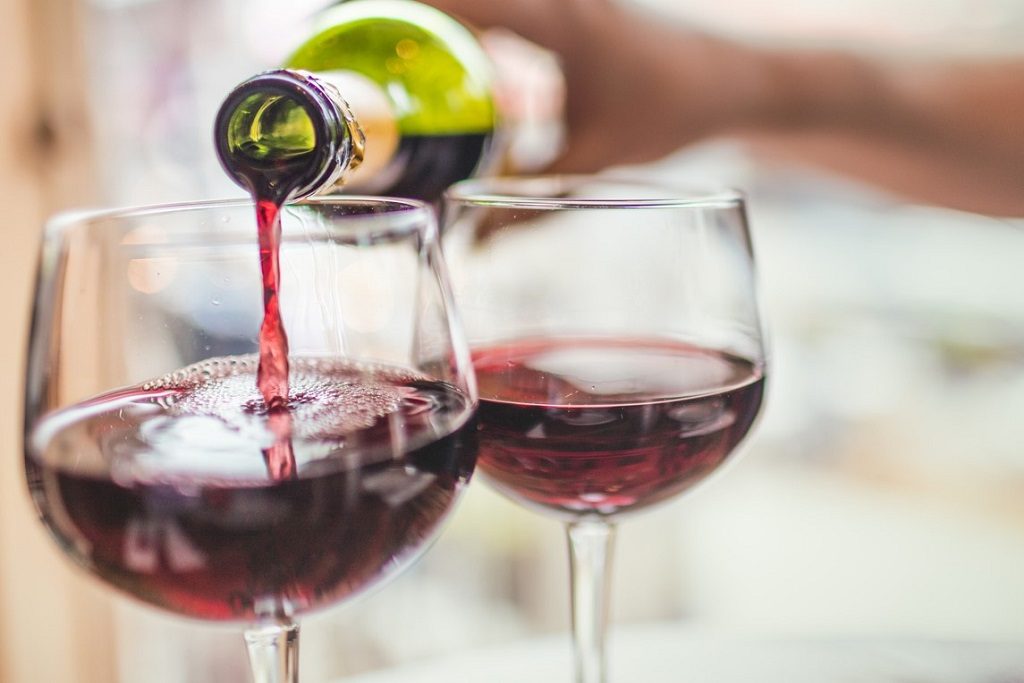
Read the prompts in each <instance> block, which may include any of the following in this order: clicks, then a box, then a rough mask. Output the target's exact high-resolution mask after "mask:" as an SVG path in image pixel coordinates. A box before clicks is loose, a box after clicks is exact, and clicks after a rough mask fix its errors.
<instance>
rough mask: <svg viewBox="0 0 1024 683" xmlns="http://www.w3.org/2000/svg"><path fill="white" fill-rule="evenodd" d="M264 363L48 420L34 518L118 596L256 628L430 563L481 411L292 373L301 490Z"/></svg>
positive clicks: (415, 382)
mask: <svg viewBox="0 0 1024 683" xmlns="http://www.w3.org/2000/svg"><path fill="white" fill-rule="evenodd" d="M256 364H257V359H256V358H255V357H254V356H244V357H230V358H220V359H212V360H207V361H204V362H202V363H199V364H197V365H194V366H190V367H189V368H185V369H183V370H179V371H178V372H176V373H173V374H172V375H169V376H167V377H165V378H162V379H161V380H157V381H154V382H150V383H147V384H145V385H142V386H137V387H133V388H129V389H124V390H120V391H116V392H113V393H110V394H106V395H103V396H99V397H97V398H94V399H92V400H89V401H86V402H84V403H81V404H79V405H76V406H74V407H71V408H68V409H64V410H61V411H58V412H56V413H52V414H51V415H49V416H47V417H45V418H43V420H42V421H41V422H40V423H39V425H38V427H37V428H36V430H35V431H34V433H33V437H32V439H33V443H32V446H33V447H32V448H30V455H29V457H28V458H27V471H28V481H29V487H30V490H31V492H32V495H33V497H34V499H35V501H36V503H37V505H38V507H39V510H40V513H41V515H42V516H43V518H44V520H45V521H46V523H47V526H48V527H49V528H50V530H51V532H52V533H53V534H54V535H55V536H56V537H57V539H58V541H59V542H60V543H61V545H62V546H63V547H64V548H65V550H66V551H67V552H69V553H70V555H71V556H72V557H73V558H74V559H75V560H76V561H77V562H78V563H80V564H82V565H84V566H85V567H86V568H88V569H89V570H90V571H92V572H93V573H95V574H97V575H98V576H100V577H101V578H103V579H104V581H106V582H107V583H110V584H111V585H114V586H116V587H118V588H120V589H121V590H123V591H125V592H127V593H129V594H132V595H135V596H136V597H139V598H141V599H142V600H144V601H145V602H147V603H149V604H153V605H157V606H161V607H164V608H166V609H169V610H171V611H173V612H176V613H178V614H183V615H187V616H192V617H199V618H202V619H210V620H250V621H251V620H253V619H256V618H260V617H265V616H266V615H267V612H268V610H269V611H272V612H275V613H279V612H283V613H285V614H288V615H291V614H298V613H302V612H306V611H308V610H311V609H315V608H317V607H319V606H324V605H327V604H330V603H334V602H336V601H338V600H340V599H341V598H344V597H345V596H347V595H349V594H351V593H354V592H357V591H360V590H362V589H364V588H365V587H367V586H368V585H370V584H373V583H375V582H376V581H378V580H379V579H381V578H383V577H385V576H386V575H387V574H388V573H389V572H390V571H391V570H392V569H394V568H396V567H400V566H403V565H404V564H406V562H405V561H404V560H405V559H407V558H408V556H409V555H410V554H413V553H417V552H420V551H421V550H422V548H423V547H424V546H425V545H426V543H425V542H426V541H427V540H428V539H430V538H432V537H433V536H434V533H435V531H436V530H437V528H438V526H439V525H440V523H441V522H442V520H443V519H444V518H445V517H446V515H447V514H448V512H449V511H450V509H451V508H452V506H453V504H454V502H455V499H456V498H457V494H458V492H459V490H460V489H461V487H462V486H463V485H464V484H465V483H466V481H467V480H468V478H469V475H470V473H471V471H472V469H473V465H474V461H475V454H476V449H475V438H476V435H475V423H474V420H473V406H472V402H471V401H470V400H469V399H468V398H467V397H466V395H465V394H464V393H462V392H460V391H457V390H456V389H454V388H453V387H452V386H450V385H448V384H445V383H442V382H438V381H434V380H427V379H425V378H423V376H422V375H419V374H417V373H414V372H411V371H406V370H403V369H399V368H392V367H388V366H371V365H365V364H356V363H351V362H348V361H340V360H327V359H315V358H294V359H292V366H293V367H292V387H291V394H290V399H289V414H290V416H291V422H292V425H291V427H290V437H289V438H290V443H291V446H292V453H293V455H294V458H295V462H296V464H297V468H296V470H295V472H294V474H293V476H291V477H289V478H288V479H277V478H274V477H273V476H272V475H271V474H269V473H268V472H267V471H266V469H265V467H264V465H263V463H262V459H261V458H260V453H261V451H263V450H265V449H266V447H267V444H268V442H271V443H272V442H274V441H275V440H276V439H277V436H276V435H275V434H274V433H273V430H272V429H268V425H267V421H266V418H267V415H266V412H267V410H266V406H265V404H264V403H263V400H262V397H261V396H260V395H259V393H258V392H257V390H256V387H255V382H254V379H255V371H256Z"/></svg>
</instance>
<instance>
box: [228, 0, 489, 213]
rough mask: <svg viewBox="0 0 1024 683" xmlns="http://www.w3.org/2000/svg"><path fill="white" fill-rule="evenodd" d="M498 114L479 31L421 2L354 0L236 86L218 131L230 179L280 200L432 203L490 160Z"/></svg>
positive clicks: (333, 10)
mask: <svg viewBox="0 0 1024 683" xmlns="http://www.w3.org/2000/svg"><path fill="white" fill-rule="evenodd" d="M496 118H497V114H496V109H495V105H494V99H493V76H492V69H491V64H490V62H489V60H488V58H487V56H486V55H485V53H484V51H483V49H482V48H481V47H480V45H479V43H478V42H477V41H476V39H475V38H474V36H473V34H472V33H471V32H470V31H469V30H467V29H466V28H465V27H464V26H462V25H461V24H459V23H458V22H457V21H455V20H454V19H452V18H451V17H449V16H447V15H446V14H444V13H442V12H440V11H438V10H436V9H434V8H432V7H428V6H426V5H422V4H419V3H417V2H413V1H412V0H352V1H351V2H345V3H342V4H339V5H336V6H334V7H333V8H331V9H329V10H327V11H325V12H324V13H323V14H322V15H320V17H319V18H318V20H317V23H316V27H315V31H314V33H313V35H312V36H311V37H310V38H309V39H308V40H307V41H306V42H305V43H303V44H302V45H300V46H299V47H298V49H296V50H295V52H294V53H293V54H292V55H291V56H290V57H289V58H288V59H287V60H286V62H285V64H284V68H283V69H277V70H274V71H268V72H265V73H262V74H258V75H256V76H254V77H252V78H250V79H248V80H246V81H244V82H243V83H241V84H240V85H239V86H237V87H236V88H235V89H234V90H233V91H232V92H231V93H230V94H229V95H228V96H227V98H225V100H224V103H223V104H222V105H221V107H220V110H219V112H218V114H217V120H216V124H215V132H214V135H215V143H216V147H217V153H218V156H219V157H220V160H221V163H222V164H223V166H224V168H225V169H226V170H227V172H228V173H229V175H231V177H232V178H233V179H234V180H235V181H236V182H238V183H239V184H241V185H243V186H244V187H246V188H247V189H248V190H250V191H252V192H255V193H258V194H262V195H264V196H270V197H274V198H275V199H276V200H277V201H286V200H288V199H294V198H298V197H303V196H308V195H311V194H317V193H325V192H330V191H332V190H334V189H335V188H336V187H337V186H338V185H339V184H344V185H345V188H346V191H352V192H360V193H367V194H388V195H395V196H404V197H413V198H418V199H426V200H433V199H436V198H437V197H439V196H440V195H441V193H442V192H444V190H445V188H447V187H448V186H449V185H450V184H452V183H454V182H456V181H458V180H461V179H463V178H466V177H469V176H470V175H473V174H474V173H475V172H477V171H478V170H480V169H481V168H482V166H483V165H485V164H486V163H487V155H488V151H489V149H490V147H491V140H492V137H493V135H494V130H495V122H496Z"/></svg>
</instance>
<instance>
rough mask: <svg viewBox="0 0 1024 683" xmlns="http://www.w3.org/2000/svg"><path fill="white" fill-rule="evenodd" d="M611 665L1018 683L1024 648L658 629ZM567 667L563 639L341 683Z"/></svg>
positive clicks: (835, 682)
mask: <svg viewBox="0 0 1024 683" xmlns="http://www.w3.org/2000/svg"><path fill="white" fill-rule="evenodd" d="M609 657H610V679H611V681H612V683H619V682H623V683H636V682H643V683H681V682H682V683H690V682H700V683H749V682H750V681H757V683H890V682H891V683H1024V643H981V642H961V641H917V640H909V639H907V640H874V639H826V638H820V639H806V638H805V639H783V638H750V637H737V636H726V635H716V634H708V633H699V632H694V631H693V630H692V629H687V628H683V627H678V626H672V625H658V626H645V627H631V628H622V627H620V628H618V629H616V631H615V632H614V635H613V637H612V639H611V642H610V650H609ZM570 664H571V662H570V652H569V642H568V636H565V637H558V638H544V639H538V640H531V641H525V642H519V643H513V644H509V645H506V646H502V647H498V648H491V649H487V650H475V651H472V652H466V653H463V654H460V655H452V656H446V657H443V658H439V659H435V660H430V661H424V662H420V663H418V664H415V665H409V666H405V667H402V668H398V669H391V670H387V671H380V672H374V673H372V674H365V675H362V676H357V677H354V678H348V679H345V681H344V683H451V682H452V681H488V683H547V682H552V683H569V682H570V681H571V680H572V677H571V675H570ZM338 683H341V682H340V681H339V682H338Z"/></svg>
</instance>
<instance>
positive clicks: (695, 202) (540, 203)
mask: <svg viewBox="0 0 1024 683" xmlns="http://www.w3.org/2000/svg"><path fill="white" fill-rule="evenodd" d="M586 184H596V185H601V186H603V187H617V188H623V189H624V190H625V189H628V188H636V189H637V190H644V191H645V192H646V193H647V194H648V195H649V196H640V195H639V194H630V193H629V192H627V191H624V192H623V193H622V194H621V196H611V197H608V196H598V195H594V196H587V195H586V194H582V195H581V196H570V197H563V196H545V195H544V194H541V193H538V192H537V191H536V189H534V190H533V191H531V188H537V187H538V186H541V187H543V186H549V187H554V188H573V187H581V186H585V185H586ZM445 201H446V202H449V203H457V204H468V205H473V206H488V207H504V208H522V209H595V208H596V209H624V208H636V209H640V208H653V209H665V208H728V207H739V206H742V205H743V202H744V195H743V193H742V192H741V191H739V190H736V189H733V188H729V187H721V188H700V187H679V186H675V185H673V184H672V183H669V182H664V181H659V180H656V179H646V178H631V177H624V176H615V175H585V174H566V175H561V174H553V175H527V176H514V177H513V176H510V177H493V178H475V179H470V180H463V181H461V182H458V183H456V184H454V185H452V186H451V187H450V188H448V191H447V192H446V193H445Z"/></svg>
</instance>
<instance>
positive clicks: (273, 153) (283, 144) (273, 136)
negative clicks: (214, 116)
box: [228, 93, 316, 162]
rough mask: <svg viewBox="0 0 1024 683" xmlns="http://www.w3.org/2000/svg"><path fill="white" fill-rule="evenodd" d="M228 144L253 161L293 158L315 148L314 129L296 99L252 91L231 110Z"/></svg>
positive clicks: (304, 109)
mask: <svg viewBox="0 0 1024 683" xmlns="http://www.w3.org/2000/svg"><path fill="white" fill-rule="evenodd" d="M228 148H229V149H230V150H231V153H232V154H239V155H243V156H245V157H248V158H249V159H252V160H253V161H257V162H260V161H275V160H285V159H294V158H296V157H301V156H304V155H306V154H310V153H312V152H313V151H314V150H315V149H316V129H315V128H314V126H313V119H312V118H311V117H310V115H309V112H308V111H306V108H305V107H304V106H303V104H302V103H301V102H299V101H298V100H296V99H294V98H292V97H290V96H287V95H267V94H264V93H253V94H251V95H249V96H248V97H246V98H245V99H244V100H242V102H241V103H240V104H239V105H238V107H237V108H236V109H235V110H234V111H233V112H232V113H231V116H230V119H229V121H228Z"/></svg>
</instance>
